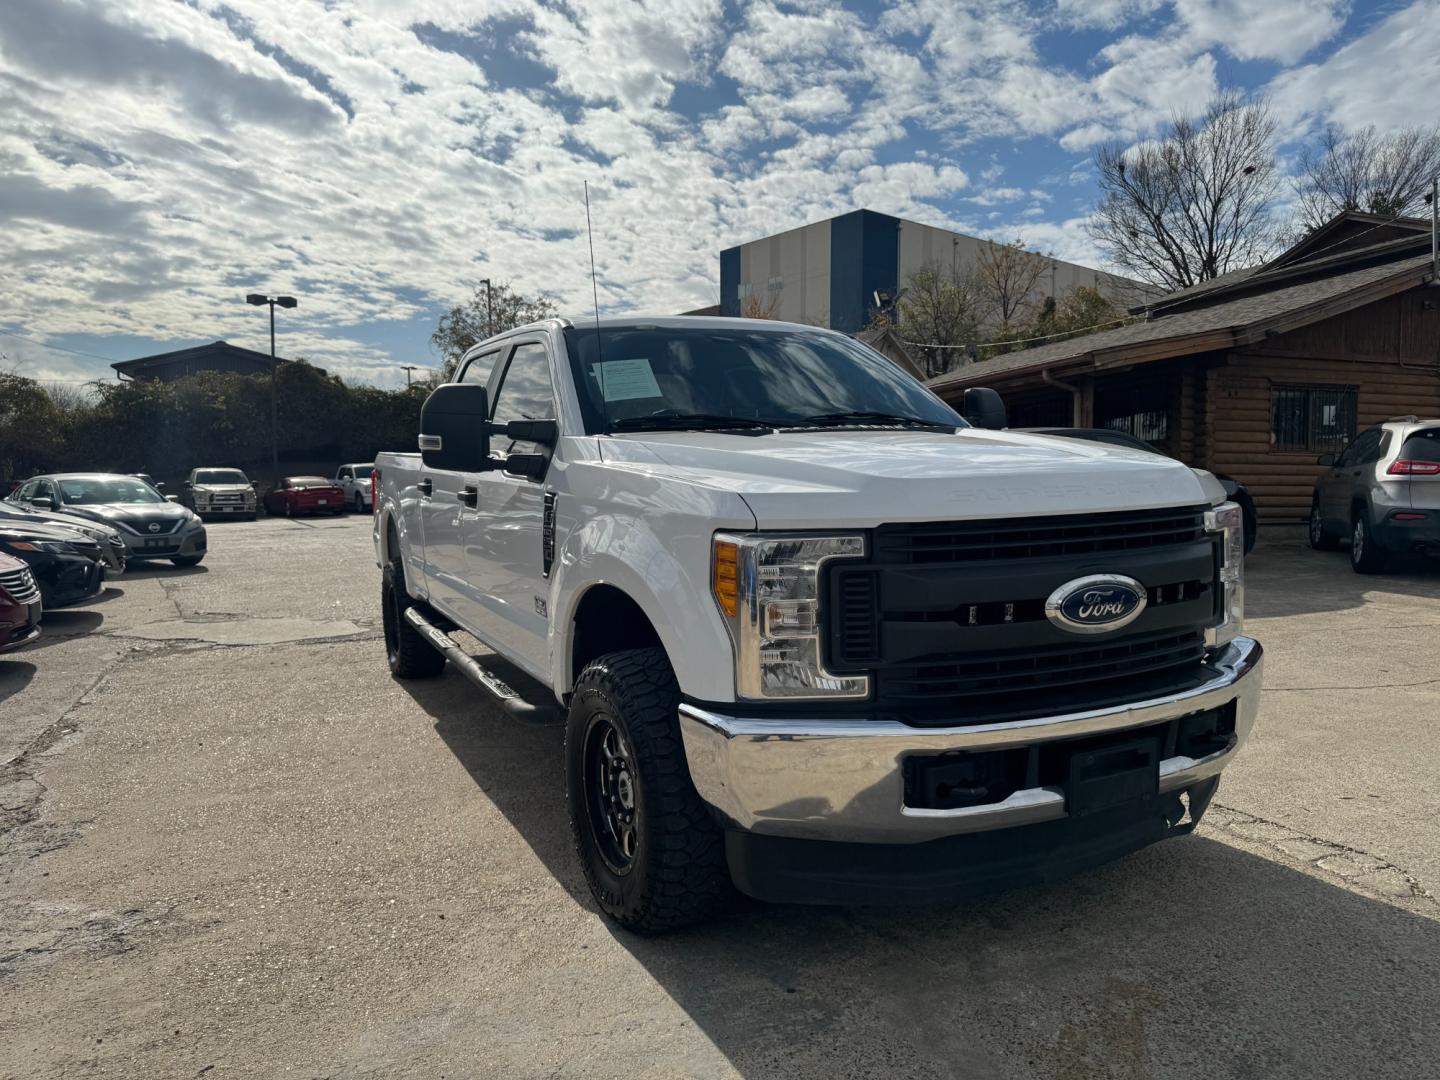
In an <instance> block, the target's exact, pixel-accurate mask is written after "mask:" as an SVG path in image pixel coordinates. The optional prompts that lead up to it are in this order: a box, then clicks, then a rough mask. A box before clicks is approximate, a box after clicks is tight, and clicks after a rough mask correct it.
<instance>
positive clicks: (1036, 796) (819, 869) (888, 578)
mask: <svg viewBox="0 0 1440 1080" xmlns="http://www.w3.org/2000/svg"><path fill="white" fill-rule="evenodd" d="M964 411H965V413H966V415H967V418H968V421H969V422H967V419H962V418H961V417H960V416H959V415H957V414H956V413H955V412H954V411H952V410H951V409H950V407H949V406H947V405H945V404H944V403H943V402H941V401H940V400H939V399H938V398H936V397H935V396H934V395H932V394H931V393H930V392H929V391H928V390H926V389H925V388H924V387H923V386H921V385H920V384H918V383H916V382H915V381H914V380H913V379H912V378H910V377H909V376H908V375H906V374H904V373H902V372H901V371H900V370H899V369H898V368H896V367H895V366H894V365H892V364H891V363H890V361H888V360H886V359H885V358H884V357H882V356H880V355H879V354H878V353H875V352H873V351H871V350H869V349H868V348H865V347H864V346H862V345H860V344H857V343H856V342H854V341H852V340H851V339H849V338H847V337H845V336H843V335H841V334H838V333H833V332H831V331H827V330H819V329H815V328H812V327H805V326H794V325H788V324H783V323H773V322H762V321H749V320H729V319H710V318H697V319H674V318H671V319H654V320H637V319H610V320H601V321H598V322H596V323H591V322H588V321H587V322H586V323H584V324H583V325H574V324H572V323H570V322H568V321H565V320H553V321H549V322H545V323H539V324H536V325H532V326H527V327H523V328H521V329H518V330H514V331H511V332H509V333H507V334H504V335H502V336H500V337H497V338H495V339H492V340H490V341H486V342H484V343H483V344H481V345H478V346H476V347H475V348H473V349H472V350H470V352H469V353H467V354H466V357H465V359H464V361H463V363H462V364H461V366H460V368H459V370H458V372H457V374H456V379H455V382H454V383H451V384H447V385H444V386H441V387H439V388H437V389H436V390H435V391H434V393H433V394H431V396H430V398H429V400H428V401H427V402H426V404H425V406H424V410H423V413H422V419H421V434H420V437H419V444H420V448H421V453H420V454H395V453H387V454H381V455H380V456H379V459H378V460H377V462H376V466H377V473H378V478H377V485H376V486H377V492H378V494H377V499H378V505H377V507H376V513H375V517H374V523H375V524H374V530H375V545H376V557H377V561H378V564H379V565H380V567H381V568H382V573H383V586H382V602H383V605H384V627H385V644H386V650H387V654H388V658H389V664H390V669H391V671H392V672H393V673H394V674H395V675H396V676H398V677H401V678H412V677H419V676H429V675H436V674H439V673H440V671H441V670H442V668H443V667H444V666H445V664H446V662H447V660H448V661H449V662H450V663H451V664H452V665H453V666H455V667H456V668H458V669H459V670H460V671H461V672H462V673H464V674H465V675H466V676H467V677H469V678H470V679H471V680H472V681H474V682H475V683H476V684H477V685H478V686H480V687H483V688H484V689H485V690H486V691H487V692H489V693H490V694H493V695H495V696H496V697H497V698H498V699H499V700H500V701H501V703H502V705H503V707H504V708H506V709H507V711H509V712H510V713H512V714H513V715H516V716H520V717H524V718H528V719H535V720H543V719H547V718H550V717H554V718H556V719H559V718H561V717H563V718H564V722H565V725H566V740H565V745H566V750H565V754H566V762H567V764H566V775H567V785H568V792H569V810H570V819H571V824H572V827H573V830H574V836H575V844H576V848H577V851H578V853H579V856H580V859H581V862H582V863H583V865H584V870H585V874H586V876H587V878H588V880H589V883H590V887H591V889H592V891H593V893H594V895H595V899H596V901H597V902H598V904H599V905H600V907H601V908H602V909H603V910H604V911H605V912H607V913H608V914H609V915H610V916H612V917H613V918H615V919H616V920H618V921H619V922H620V923H622V924H623V925H625V926H627V927H631V928H633V929H636V930H640V931H658V930H664V929H667V928H669V927H673V926H676V925H679V924H682V923H686V922H690V921H694V920H697V919H701V918H704V917H706V916H707V915H709V914H711V913H712V912H714V911H716V910H717V908H719V907H720V906H721V905H722V904H723V902H724V901H725V899H726V897H727V896H728V895H729V890H730V889H731V887H732V884H733V886H736V887H738V888H739V889H740V890H742V891H743V892H745V893H748V894H750V895H752V896H755V897H759V898H761V899H764V900H780V901H800V902H822V903H845V904H872V903H882V902H892V901H897V900H898V901H910V902H931V901H936V900H944V899H949V898H957V897H965V896H970V895H975V894H978V893H982V892H985V891H990V890H994V889H997V888H1004V887H1008V886H1010V885H1013V884H1017V883H1021V882H1026V881H1035V880H1052V879H1054V878H1057V877H1060V876H1063V875H1065V874H1069V873H1072V872H1074V871H1077V870H1080V869H1083V868H1086V867H1090V866H1093V865H1096V864H1098V863H1101V862H1104V861H1106V860H1110V859H1113V858H1116V857H1118V856H1120V855H1123V854H1125V853H1127V852H1130V851H1134V850H1136V849H1137V848H1140V847H1143V846H1144V845H1146V844H1149V843H1151V842H1153V841H1156V840H1159V839H1162V838H1164V837H1167V836H1174V835H1178V834H1181V833H1185V832H1188V831H1190V830H1191V829H1192V828H1193V827H1194V825H1195V824H1196V823H1197V822H1198V821H1199V820H1200V817H1201V815H1202V814H1204V812H1205V809H1206V807H1207V806H1208V805H1209V803H1210V800H1211V797H1212V796H1213V794H1214V792H1215V789H1216V786H1217V784H1218V782H1219V775H1220V771H1221V770H1222V769H1223V768H1224V767H1225V766H1226V765H1227V764H1228V763H1229V761H1230V760H1231V759H1232V758H1233V756H1234V755H1235V753H1236V751H1237V750H1238V749H1239V747H1240V745H1241V744H1242V743H1243V742H1244V741H1245V738H1246V736H1247V735H1248V734H1249V732H1250V729H1251V726H1252V724H1253V723H1254V720H1255V714H1256V709H1257V706H1258V702H1259V697H1260V676H1261V649H1260V646H1259V645H1258V644H1257V643H1256V642H1255V641H1253V640H1251V639H1250V638H1247V637H1244V636H1242V635H1241V617H1242V608H1243V577H1242V570H1243V568H1242V560H1243V557H1244V556H1243V539H1242V523H1241V515H1240V510H1239V508H1238V507H1236V506H1235V505H1234V504H1232V503H1225V502H1224V501H1223V500H1224V493H1223V490H1222V489H1220V487H1219V485H1218V484H1217V483H1215V482H1214V481H1213V479H1209V478H1207V477H1206V476H1205V475H1203V474H1202V475H1197V474H1196V473H1194V472H1192V471H1191V470H1190V469H1188V468H1186V467H1185V466H1184V465H1182V464H1180V463H1179V462H1174V461H1170V460H1167V459H1165V458H1162V457H1159V456H1157V455H1155V454H1145V453H1139V452H1135V451H1129V450H1124V449H1118V448H1115V447H1110V446H1106V445H1103V444H1096V443H1084V442H1078V441H1076V440H1073V439H1062V438H1052V437H1043V436H1033V435H1023V434H1018V433H1011V432H1006V431H1003V430H999V429H1002V428H1003V427H1004V423H1005V421H1004V406H1003V404H1002V403H1001V402H1000V399H999V397H998V396H997V395H995V394H994V393H993V391H988V390H972V391H970V392H969V393H968V394H967V397H966V401H965V407H964ZM456 630H463V631H465V632H467V633H468V634H470V635H472V636H473V637H474V638H477V639H479V640H480V641H481V642H483V643H484V644H485V645H487V646H488V647H489V648H490V649H492V650H494V651H495V652H496V653H498V654H499V655H500V657H501V658H503V659H504V660H508V661H510V662H511V664H513V665H514V667H516V668H518V669H519V670H520V671H522V672H523V673H525V675H526V676H527V677H526V678H525V679H523V680H522V679H520V678H516V677H508V678H501V677H500V676H499V675H497V672H496V670H495V669H494V664H493V662H492V661H491V660H490V659H489V658H487V657H485V656H483V655H482V656H481V658H480V659H479V660H477V659H476V658H474V657H473V656H471V655H470V654H469V653H467V652H466V651H465V650H464V649H462V648H461V647H460V645H459V644H458V643H457V642H456V641H455V639H454V638H453V637H452V636H451V634H452V633H453V632H454V631H456ZM487 663H490V664H491V667H490V668H487V667H486V664H487ZM532 680H533V684H532ZM522 682H523V683H524V684H525V685H518V684H521V683H522Z"/></svg>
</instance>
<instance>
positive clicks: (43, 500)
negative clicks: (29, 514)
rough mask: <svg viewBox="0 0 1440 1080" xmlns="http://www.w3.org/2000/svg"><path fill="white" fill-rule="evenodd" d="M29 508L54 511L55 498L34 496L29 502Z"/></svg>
mask: <svg viewBox="0 0 1440 1080" xmlns="http://www.w3.org/2000/svg"><path fill="white" fill-rule="evenodd" d="M30 505H31V506H38V507H39V508H40V509H41V510H54V509H55V497H54V496H53V495H36V496H35V498H33V499H31V500H30Z"/></svg>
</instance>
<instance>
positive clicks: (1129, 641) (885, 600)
mask: <svg viewBox="0 0 1440 1080" xmlns="http://www.w3.org/2000/svg"><path fill="white" fill-rule="evenodd" d="M1217 560H1218V548H1217V546H1216V540H1215V538H1214V537H1213V536H1212V535H1211V534H1209V533H1207V532H1206V531H1205V518H1204V508H1201V507H1183V508H1179V509H1166V510H1147V511H1133V512H1122V513H1112V514H1087V515H1082V516H1075V517H1048V518H1037V519H1029V520H1026V519H1018V520H1009V521H1000V522H994V521H991V522H944V523H934V524H932V523H925V524H918V525H910V524H905V525H898V524H897V525H883V526H881V527H879V528H877V529H876V530H875V531H874V533H873V535H872V544H871V546H870V554H869V556H868V558H867V559H866V560H865V561H864V562H856V561H851V560H846V561H845V562H844V563H842V564H836V565H835V566H833V567H832V568H831V569H830V571H829V574H828V580H827V583H826V590H827V591H826V595H827V603H826V605H825V611H826V613H827V619H828V623H827V636H826V649H827V653H826V666H827V668H828V669H829V670H830V671H833V672H835V673H836V674H850V673H858V672H866V673H869V674H871V675H872V676H873V678H874V700H873V701H872V702H871V706H870V707H871V708H872V709H873V710H874V711H876V712H878V713H879V714H880V715H883V716H887V717H889V718H895V719H901V720H904V721H906V722H908V723H914V724H955V723H966V722H973V723H984V722H989V721H992V720H996V719H1000V718H1006V717H1014V716H1019V715H1024V714H1027V713H1028V714H1030V715H1037V716H1038V715H1045V714H1046V713H1053V712H1073V711H1077V710H1082V709H1086V708H1092V707H1098V706H1100V705H1102V704H1109V703H1113V702H1119V701H1126V700H1139V699H1140V698H1141V697H1144V696H1153V695H1156V694H1163V693H1166V692H1168V691H1170V690H1174V689H1177V688H1180V687H1182V686H1185V685H1188V684H1190V683H1192V682H1194V681H1197V680H1198V679H1199V678H1200V677H1201V676H1202V675H1203V673H1204V669H1203V661H1204V644H1205V636H1204V630H1205V627H1207V626H1209V625H1211V624H1213V623H1214V621H1215V606H1216V595H1217V593H1216V589H1215V587H1214V582H1215V579H1216V573H1217V566H1218V561H1217ZM1097 573H1113V574H1123V575H1125V576H1128V577H1131V578H1134V579H1135V580H1136V581H1138V582H1140V583H1141V584H1142V585H1143V586H1144V587H1145V592H1146V600H1147V604H1146V608H1145V610H1144V611H1143V612H1142V613H1141V615H1140V616H1139V618H1137V619H1136V620H1135V621H1134V622H1133V623H1131V624H1130V625H1129V626H1126V627H1124V628H1123V629H1121V630H1118V631H1116V632H1114V633H1110V634H1096V635H1093V636H1091V635H1084V636H1082V635H1077V634H1074V633H1071V632H1069V631H1067V630H1065V629H1063V628H1061V627H1059V626H1056V625H1054V624H1052V623H1051V622H1050V620H1049V619H1048V618H1046V615H1045V600H1046V598H1047V597H1048V596H1049V595H1050V594H1051V593H1052V592H1054V591H1055V590H1056V589H1057V588H1059V587H1060V586H1062V585H1064V584H1066V583H1067V582H1070V581H1074V580H1075V579H1077V578H1081V577H1085V576H1088V575H1091V574H1097Z"/></svg>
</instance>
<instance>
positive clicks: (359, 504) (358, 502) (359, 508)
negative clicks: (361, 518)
mask: <svg viewBox="0 0 1440 1080" xmlns="http://www.w3.org/2000/svg"><path fill="white" fill-rule="evenodd" d="M355 512H356V513H357V514H363V513H364V512H365V500H364V499H362V498H360V496H359V495H356V496H355Z"/></svg>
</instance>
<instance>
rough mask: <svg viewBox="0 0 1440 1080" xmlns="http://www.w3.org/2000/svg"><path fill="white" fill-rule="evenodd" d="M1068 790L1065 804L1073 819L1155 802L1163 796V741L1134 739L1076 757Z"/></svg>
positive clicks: (1072, 758)
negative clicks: (1147, 801) (1161, 773)
mask: <svg viewBox="0 0 1440 1080" xmlns="http://www.w3.org/2000/svg"><path fill="white" fill-rule="evenodd" d="M1068 789H1069V790H1068V792H1067V798H1066V800H1065V803H1066V807H1067V809H1068V810H1069V812H1070V816H1071V817H1085V816H1087V815H1089V814H1097V813H1099V812H1100V811H1102V810H1109V809H1110V808H1111V807H1114V806H1119V805H1121V804H1122V803H1127V802H1135V801H1137V800H1139V799H1153V798H1154V797H1155V796H1156V795H1158V794H1159V793H1160V740H1159V739H1157V738H1144V739H1132V740H1131V741H1129V742H1124V743H1120V744H1119V745H1116V746H1107V747H1104V748H1103V749H1099V750H1085V751H1081V752H1079V753H1077V754H1075V755H1074V756H1073V757H1071V759H1070V782H1069V784H1068Z"/></svg>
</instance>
